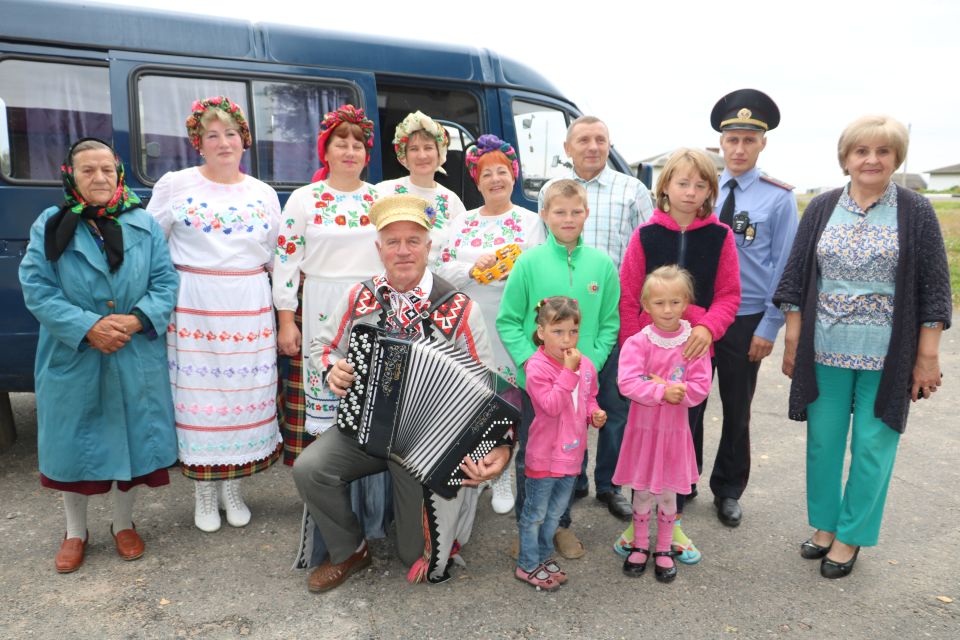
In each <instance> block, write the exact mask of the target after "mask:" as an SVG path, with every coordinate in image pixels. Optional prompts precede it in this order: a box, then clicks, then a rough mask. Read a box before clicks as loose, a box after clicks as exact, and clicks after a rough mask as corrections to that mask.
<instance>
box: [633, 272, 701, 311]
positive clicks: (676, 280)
mask: <svg viewBox="0 0 960 640" xmlns="http://www.w3.org/2000/svg"><path fill="white" fill-rule="evenodd" d="M670 285H676V286H677V287H679V288H680V289H681V290H682V291H683V294H684V295H685V296H686V297H687V303H688V304H689V303H691V302H693V299H694V290H693V276H692V275H690V272H689V271H687V270H686V269H683V268H681V267H678V266H677V265H675V264H667V265H664V266H662V267H657V268H656V269H654V270H653V271H651V272H650V273H648V274H647V278H646V279H645V280H644V281H643V288H642V289H641V290H640V301H641V302H646V301H647V300H648V299H649V298H650V290H651V289H652V288H653V287H655V286H660V287H669V286H670Z"/></svg>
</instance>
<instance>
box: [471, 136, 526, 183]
mask: <svg viewBox="0 0 960 640" xmlns="http://www.w3.org/2000/svg"><path fill="white" fill-rule="evenodd" d="M487 154H493V155H492V156H489V157H488V158H487V159H486V160H485V161H484V162H481V158H483V157H484V156H486V155H487ZM465 158H466V159H465V161H466V164H467V171H469V172H470V177H471V178H473V181H474V182H476V181H477V177H478V176H479V175H480V171H481V169H482V167H481V166H480V165H481V164H486V163H487V162H500V163H502V164H504V165H506V166H507V167H509V169H510V170H511V171H513V179H514V180H516V179H517V177H518V176H519V175H520V161H519V160H518V159H517V152H516V150H514V148H513V146H511V145H510V143H509V142H504V141H503V140H501V139H500V138H498V137H497V136H495V135H493V134H492V133H486V134H484V135H482V136H480V137H479V138H477V143H476V144H473V145H470V146H469V147H467V152H466V154H465Z"/></svg>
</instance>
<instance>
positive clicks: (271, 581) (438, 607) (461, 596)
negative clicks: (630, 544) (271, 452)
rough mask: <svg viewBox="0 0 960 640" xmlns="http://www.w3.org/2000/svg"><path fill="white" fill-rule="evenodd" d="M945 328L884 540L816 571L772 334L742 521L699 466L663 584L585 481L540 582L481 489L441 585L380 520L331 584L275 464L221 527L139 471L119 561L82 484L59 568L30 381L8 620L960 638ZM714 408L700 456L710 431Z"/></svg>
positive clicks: (4, 569)
mask: <svg viewBox="0 0 960 640" xmlns="http://www.w3.org/2000/svg"><path fill="white" fill-rule="evenodd" d="M953 333H955V332H954V331H948V332H947V333H946V334H944V341H943V345H942V347H943V348H942V364H943V369H944V371H945V377H944V386H943V387H942V390H941V391H940V392H939V393H937V394H936V396H935V398H934V399H933V400H932V401H923V402H920V403H917V404H916V405H914V407H913V410H912V412H911V415H910V420H909V425H908V429H907V434H906V435H905V436H904V437H903V439H902V441H901V445H900V450H899V455H898V460H897V465H896V468H895V470H894V479H893V482H892V485H891V489H890V494H889V499H888V502H887V510H886V517H885V520H884V525H883V530H882V533H881V540H880V546H878V547H875V548H871V549H865V550H864V551H863V552H862V553H861V555H860V559H859V562H858V563H857V566H856V570H855V571H854V573H853V575H851V576H850V577H848V578H846V579H843V580H837V581H828V580H824V579H822V578H821V577H820V576H819V573H818V565H817V563H816V562H811V561H806V560H802V559H801V558H800V556H799V555H798V552H797V545H798V543H799V542H800V541H802V540H804V539H805V538H806V537H807V536H808V534H809V530H808V527H807V525H806V517H805V500H804V427H803V425H802V424H799V423H794V422H790V421H788V420H787V419H786V418H785V413H786V396H787V380H786V378H784V377H783V376H782V375H781V374H780V371H779V359H780V348H781V345H778V346H777V350H776V351H775V352H774V354H773V356H772V357H771V358H769V359H768V360H767V361H765V362H764V364H763V366H762V368H761V375H760V386H759V391H758V394H757V398H756V401H755V403H754V418H753V429H752V431H753V471H752V476H751V479H750V486H749V487H748V489H747V492H746V494H745V495H744V498H743V500H742V504H743V509H744V521H743V524H742V525H741V526H740V527H739V528H737V529H728V528H726V527H724V526H722V525H721V524H720V523H719V521H718V520H717V518H716V516H715V510H714V508H713V505H712V500H711V497H710V492H709V488H708V487H707V482H706V481H705V480H704V481H701V495H700V497H699V498H698V499H697V500H695V501H693V502H691V503H690V504H689V506H688V509H687V515H686V518H685V530H686V531H687V533H689V534H690V535H691V536H692V537H693V538H694V540H695V541H696V543H697V544H698V546H699V547H700V549H701V550H702V551H703V554H704V559H703V562H702V563H700V564H699V565H696V566H691V567H687V566H682V565H681V567H680V575H679V577H678V578H677V580H676V581H675V582H674V583H673V584H670V585H662V584H660V583H658V582H656V581H655V580H654V579H653V576H652V575H645V576H644V577H643V578H641V579H631V578H627V577H625V576H624V575H623V574H622V573H621V570H620V566H621V561H620V559H619V558H617V557H616V556H615V555H614V554H613V552H612V550H611V544H612V543H613V541H614V540H615V538H616V536H617V535H618V533H619V532H620V531H621V529H622V524H621V523H620V522H619V521H617V520H615V519H614V518H613V517H612V516H610V515H609V514H608V513H607V511H606V510H605V508H604V507H602V506H601V505H600V504H599V503H598V502H597V501H596V500H595V499H594V498H593V496H592V494H591V496H590V497H588V498H585V499H583V500H581V501H579V502H578V503H577V504H576V506H575V508H574V512H573V515H574V529H575V531H576V532H577V533H578V534H579V535H580V537H581V538H582V539H583V541H584V543H585V545H586V547H587V549H588V553H587V555H586V556H585V557H584V558H582V559H580V560H575V561H567V562H566V563H565V565H564V568H565V569H566V570H567V571H568V572H569V573H570V576H571V577H570V582H569V583H568V584H567V585H566V586H564V587H563V588H562V589H561V590H560V591H559V592H556V593H543V592H537V591H535V590H534V589H531V588H530V587H529V586H527V585H524V584H522V583H520V582H518V581H516V580H515V579H513V577H512V574H511V571H512V566H513V564H512V560H511V559H510V557H509V555H508V552H509V548H510V544H511V542H512V540H513V539H514V537H515V535H516V528H515V524H514V519H513V515H512V514H511V515H509V516H501V515H496V514H495V513H494V512H493V511H492V510H491V508H490V504H489V499H488V495H489V494H486V495H485V496H484V497H483V498H482V499H481V508H480V513H479V515H478V521H477V527H476V529H475V530H474V536H473V539H472V540H471V541H470V543H469V544H468V545H467V546H466V548H465V549H464V552H463V555H464V558H465V559H466V561H467V563H468V567H467V568H466V569H457V570H456V572H455V575H454V578H453V579H452V580H451V581H449V582H448V583H446V584H442V585H433V586H425V585H408V584H407V583H406V582H405V581H404V577H403V576H404V571H403V567H402V566H401V565H400V563H399V562H398V560H397V559H396V556H395V555H394V553H393V542H392V540H391V539H390V538H387V539H386V540H381V541H375V542H374V543H373V544H372V549H373V553H374V562H373V565H372V567H371V568H370V569H369V570H367V571H365V572H363V573H362V574H360V575H358V576H355V577H353V578H351V579H350V580H349V581H348V582H347V583H345V584H344V585H343V586H341V587H340V588H338V589H336V590H334V591H333V592H330V593H328V594H324V595H314V594H310V593H308V592H307V590H306V574H305V572H302V571H293V570H291V569H290V565H291V562H292V558H293V553H294V544H295V538H296V535H297V530H298V527H299V522H300V514H301V507H300V503H299V501H298V499H297V495H296V491H295V489H294V486H293V481H292V479H291V475H290V470H289V468H287V467H284V466H282V465H280V464H278V465H275V466H274V467H273V468H271V469H270V470H268V471H266V472H264V473H262V474H259V475H257V476H255V477H254V478H252V479H250V480H248V481H245V486H246V494H247V497H248V503H249V505H250V507H251V509H252V510H253V521H252V522H251V523H250V525H249V526H247V527H246V528H243V529H233V528H231V527H229V526H227V525H226V524H224V528H223V529H221V530H220V531H219V532H217V533H213V534H207V533H202V532H200V531H199V530H197V529H196V528H195V527H194V526H193V490H192V486H191V484H190V482H189V481H187V480H186V479H184V478H183V477H182V476H180V475H178V474H176V473H174V474H172V475H173V476H174V477H173V480H172V483H171V485H170V486H167V487H164V488H162V489H159V490H153V491H150V490H143V491H142V492H141V493H140V495H139V497H138V502H137V505H136V509H135V512H134V517H135V520H136V522H137V527H138V529H139V531H140V532H141V533H142V534H143V536H144V538H145V540H146V544H147V553H146V555H144V557H143V558H142V559H140V560H138V561H135V562H122V561H121V560H120V559H119V558H118V557H117V555H116V553H115V552H114V549H113V545H112V540H111V538H110V532H109V527H110V505H109V504H108V503H107V501H106V500H105V499H104V497H96V498H93V499H92V500H91V503H90V505H91V506H90V514H89V524H90V546H89V549H88V553H87V560H86V562H85V564H84V565H83V567H81V569H80V570H79V571H77V572H76V573H74V574H70V575H58V574H57V573H56V572H55V571H54V567H53V556H54V554H55V553H56V550H57V548H58V545H59V542H60V539H61V536H62V535H63V527H64V520H63V512H62V505H61V502H60V498H59V495H58V494H57V493H55V492H53V491H50V490H46V489H43V488H41V487H40V485H39V482H38V476H37V450H36V410H35V404H34V397H33V395H30V394H18V395H16V396H15V397H14V411H15V413H16V417H17V421H18V426H19V439H18V441H17V443H16V444H15V445H14V446H13V447H12V449H10V450H8V451H7V452H4V453H2V454H0V540H2V541H3V544H2V545H0V603H2V606H0V638H56V639H64V638H236V637H249V638H311V639H319V638H457V639H458V640H459V639H463V640H465V639H468V638H567V637H580V638H639V637H657V638H793V637H796V638H863V639H873V638H898V639H899V638H926V637H929V638H951V639H956V638H958V637H960V553H958V551H957V550H958V549H960V497H958V493H957V487H958V486H960V432H958V429H957V424H958V420H957V416H958V415H960V393H958V391H960V349H958V347H960V343H958V342H955V341H954V339H953V337H954V336H953V335H952V334H953ZM719 416H720V413H719V401H718V400H717V398H716V387H715V388H714V397H712V398H711V401H710V405H709V408H708V411H707V435H706V441H707V442H706V447H705V448H706V456H707V468H708V469H709V468H710V465H711V464H712V458H713V452H714V451H715V450H716V441H717V437H718V433H719V427H720V421H719Z"/></svg>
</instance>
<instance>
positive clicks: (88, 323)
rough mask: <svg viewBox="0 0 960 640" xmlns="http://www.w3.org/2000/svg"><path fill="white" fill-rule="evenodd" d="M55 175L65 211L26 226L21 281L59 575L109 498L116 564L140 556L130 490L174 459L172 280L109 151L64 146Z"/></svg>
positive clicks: (149, 481)
mask: <svg viewBox="0 0 960 640" xmlns="http://www.w3.org/2000/svg"><path fill="white" fill-rule="evenodd" d="M61 174H62V179H63V187H64V193H65V196H66V201H65V202H64V203H63V204H62V205H61V206H59V207H51V208H50V209H47V210H46V211H44V212H43V213H42V214H40V217H39V218H38V219H37V221H36V222H35V223H34V224H33V227H32V228H31V230H30V244H29V245H28V249H27V254H26V256H25V257H24V259H23V262H22V263H21V264H20V283H21V286H22V289H23V297H24V301H25V302H26V305H27V308H28V309H29V310H30V312H31V313H33V315H34V316H36V318H37V320H39V321H40V338H39V345H38V347H37V361H36V369H35V379H36V399H37V426H38V450H39V458H40V482H41V484H42V485H43V486H45V487H48V488H52V489H56V490H59V491H62V492H63V501H64V511H65V512H66V519H67V531H66V535H65V536H64V540H63V543H62V544H61V547H60V551H59V552H58V553H57V556H56V562H55V565H56V569H57V571H58V572H60V573H69V572H71V571H75V570H77V569H78V568H79V567H80V565H81V564H82V562H83V558H84V551H85V548H86V544H87V539H88V533H87V523H86V520H87V500H88V498H89V496H91V495H94V494H100V493H107V492H110V493H111V494H112V498H113V523H112V526H111V533H112V535H113V538H114V541H115V545H116V548H117V552H118V554H119V555H120V557H121V558H122V559H124V560H135V559H137V558H139V557H140V556H141V555H143V551H144V544H143V540H142V539H141V538H140V535H139V534H138V533H137V531H136V528H135V527H134V524H133V520H132V514H133V499H134V490H135V488H136V487H137V486H139V485H142V484H145V485H148V486H151V487H157V486H161V485H164V484H167V483H169V477H168V474H167V467H169V466H171V465H173V464H174V463H175V462H176V459H177V442H176V432H175V430H174V418H173V402H172V400H171V394H170V378H169V374H168V373H167V358H166V341H165V340H164V336H165V334H166V327H167V321H168V319H169V318H170V313H171V311H172V310H173V306H174V303H175V301H176V294H177V285H178V278H177V273H176V271H175V270H174V269H173V266H172V265H171V264H170V256H169V254H168V253H167V243H166V240H165V239H164V236H163V232H162V231H161V230H160V227H159V226H158V225H157V223H156V222H155V221H154V219H153V217H152V216H150V215H149V214H148V213H147V212H146V211H144V210H143V209H141V208H140V200H139V198H137V196H136V194H134V193H133V192H131V191H129V190H128V189H127V188H126V186H125V185H124V182H123V165H122V164H121V162H120V159H119V157H117V155H116V153H115V152H114V151H113V149H112V148H111V147H110V146H108V145H107V144H106V143H104V142H103V141H100V140H95V139H89V138H88V139H84V140H81V141H79V142H77V143H75V144H74V145H73V146H72V147H71V148H70V151H69V153H68V155H67V159H66V160H65V162H64V164H63V166H61Z"/></svg>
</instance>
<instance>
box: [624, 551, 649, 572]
mask: <svg viewBox="0 0 960 640" xmlns="http://www.w3.org/2000/svg"><path fill="white" fill-rule="evenodd" d="M623 550H624V551H626V552H627V559H626V560H624V561H623V574H624V575H626V576H630V577H631V578H639V577H640V576H642V575H643V572H644V571H646V569H647V561H648V560H649V559H650V550H649V549H639V548H637V547H624V549H623ZM634 553H642V554H643V562H630V556H631V555H632V554H634Z"/></svg>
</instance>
